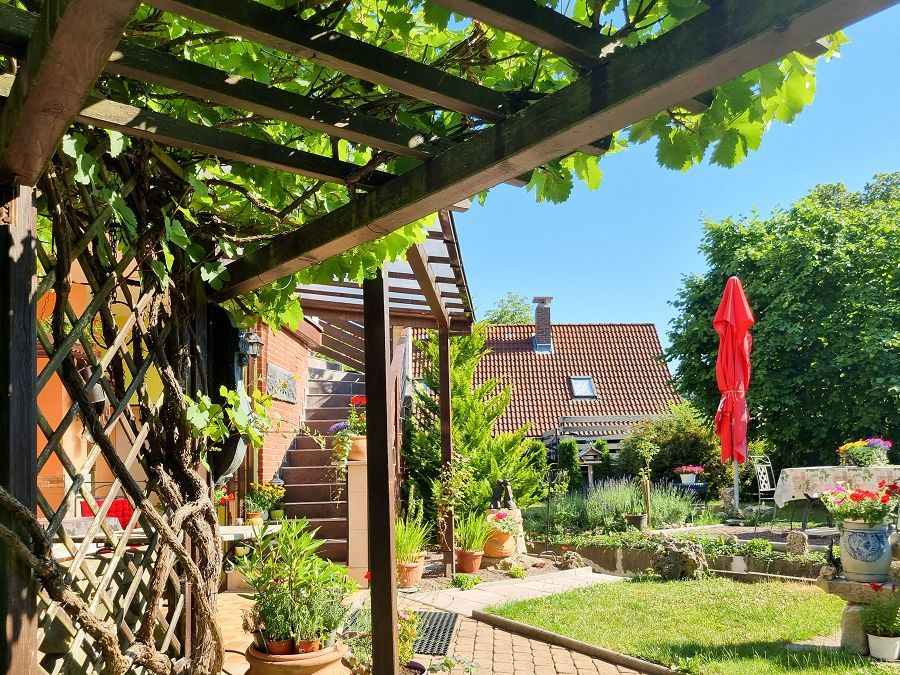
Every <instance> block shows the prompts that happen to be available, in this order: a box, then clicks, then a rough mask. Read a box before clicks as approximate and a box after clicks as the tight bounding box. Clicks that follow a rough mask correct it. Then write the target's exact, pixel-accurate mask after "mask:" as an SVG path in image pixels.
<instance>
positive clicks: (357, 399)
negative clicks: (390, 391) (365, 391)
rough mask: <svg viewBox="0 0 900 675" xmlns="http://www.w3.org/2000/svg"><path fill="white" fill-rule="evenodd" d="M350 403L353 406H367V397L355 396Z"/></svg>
mask: <svg viewBox="0 0 900 675" xmlns="http://www.w3.org/2000/svg"><path fill="white" fill-rule="evenodd" d="M350 403H352V404H353V405H365V404H366V397H365V396H354V397H353V398H351V399H350Z"/></svg>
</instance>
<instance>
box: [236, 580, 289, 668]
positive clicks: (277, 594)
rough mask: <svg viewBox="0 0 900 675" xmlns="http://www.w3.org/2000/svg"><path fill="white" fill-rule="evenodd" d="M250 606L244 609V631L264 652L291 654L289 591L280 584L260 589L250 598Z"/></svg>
mask: <svg viewBox="0 0 900 675" xmlns="http://www.w3.org/2000/svg"><path fill="white" fill-rule="evenodd" d="M253 600H254V602H253V607H252V608H251V609H249V610H245V611H244V620H243V624H244V630H246V631H247V632H249V633H251V634H252V635H253V642H254V644H255V645H256V646H257V648H260V649H261V650H262V651H264V652H265V653H266V654H273V655H284V654H293V653H294V649H295V640H294V608H293V602H292V600H291V597H290V594H289V593H288V592H287V589H286V588H285V587H284V586H282V585H276V586H271V587H269V588H264V589H262V590H260V591H259V592H258V593H257V594H256V595H255V596H254V597H253Z"/></svg>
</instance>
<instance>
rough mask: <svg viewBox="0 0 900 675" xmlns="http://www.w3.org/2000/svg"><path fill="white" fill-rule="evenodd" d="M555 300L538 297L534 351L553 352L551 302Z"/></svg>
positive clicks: (535, 315) (535, 309)
mask: <svg viewBox="0 0 900 675" xmlns="http://www.w3.org/2000/svg"><path fill="white" fill-rule="evenodd" d="M552 300H553V298H550V297H537V298H534V300H532V302H533V303H534V304H535V307H534V351H536V352H552V351H553V329H552V328H551V325H550V302H551V301H552Z"/></svg>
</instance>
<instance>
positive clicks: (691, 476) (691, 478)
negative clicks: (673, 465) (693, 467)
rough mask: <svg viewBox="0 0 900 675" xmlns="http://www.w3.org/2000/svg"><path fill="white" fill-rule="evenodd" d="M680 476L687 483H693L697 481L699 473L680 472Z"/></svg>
mask: <svg viewBox="0 0 900 675" xmlns="http://www.w3.org/2000/svg"><path fill="white" fill-rule="evenodd" d="M678 476H679V477H680V478H681V482H682V483H684V484H685V485H693V484H694V483H696V482H697V474H695V473H680V474H678Z"/></svg>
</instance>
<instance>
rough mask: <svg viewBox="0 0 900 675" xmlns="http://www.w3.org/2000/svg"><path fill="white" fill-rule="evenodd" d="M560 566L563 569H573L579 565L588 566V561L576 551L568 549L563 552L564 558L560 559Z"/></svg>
mask: <svg viewBox="0 0 900 675" xmlns="http://www.w3.org/2000/svg"><path fill="white" fill-rule="evenodd" d="M559 567H560V569H563V570H573V569H576V568H578V567H587V563H586V562H584V558H582V557H581V556H580V555H579V554H578V553H576V552H575V551H566V552H565V553H563V554H562V558H560V559H559Z"/></svg>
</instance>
